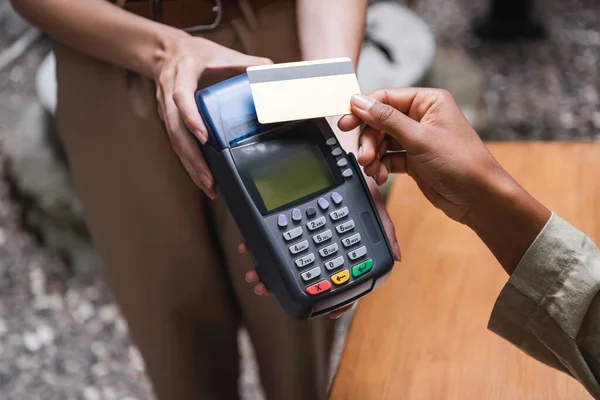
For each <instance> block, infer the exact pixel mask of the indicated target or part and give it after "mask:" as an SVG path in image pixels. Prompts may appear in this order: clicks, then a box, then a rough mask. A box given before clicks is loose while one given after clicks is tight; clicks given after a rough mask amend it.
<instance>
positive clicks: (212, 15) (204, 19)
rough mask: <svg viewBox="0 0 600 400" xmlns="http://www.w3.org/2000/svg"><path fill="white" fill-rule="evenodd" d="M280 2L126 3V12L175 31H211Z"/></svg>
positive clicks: (160, 0)
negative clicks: (159, 23)
mask: <svg viewBox="0 0 600 400" xmlns="http://www.w3.org/2000/svg"><path fill="white" fill-rule="evenodd" d="M278 1H280V0H252V1H248V0H244V1H239V0H220V1H219V0H127V1H125V4H124V6H123V8H124V9H125V10H127V11H129V12H132V13H134V14H137V15H139V16H141V17H144V18H148V19H152V20H154V21H157V22H161V23H163V24H167V25H170V26H173V27H175V28H179V29H186V30H190V31H209V30H212V29H215V28H216V27H217V26H218V25H219V24H220V23H221V22H223V21H230V20H232V19H236V18H247V17H248V12H252V10H259V9H261V8H263V7H266V6H268V5H269V4H273V3H276V2H278ZM249 7H250V8H251V10H249ZM194 28H195V29H194Z"/></svg>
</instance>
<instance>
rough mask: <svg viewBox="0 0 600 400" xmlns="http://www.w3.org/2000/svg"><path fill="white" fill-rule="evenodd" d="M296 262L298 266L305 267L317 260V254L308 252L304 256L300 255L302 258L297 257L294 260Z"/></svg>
mask: <svg viewBox="0 0 600 400" xmlns="http://www.w3.org/2000/svg"><path fill="white" fill-rule="evenodd" d="M294 262H295V263H296V267H298V268H302V267H305V266H307V265H308V264H312V263H313V262H315V254H314V253H310V254H307V255H305V256H304V257H300V258H298V259H296V261H294Z"/></svg>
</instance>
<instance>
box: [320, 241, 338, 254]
mask: <svg viewBox="0 0 600 400" xmlns="http://www.w3.org/2000/svg"><path fill="white" fill-rule="evenodd" d="M337 251H338V245H337V243H333V244H330V245H329V246H327V247H323V248H322V249H319V254H320V255H321V257H328V256H330V255H332V254H335V253H337Z"/></svg>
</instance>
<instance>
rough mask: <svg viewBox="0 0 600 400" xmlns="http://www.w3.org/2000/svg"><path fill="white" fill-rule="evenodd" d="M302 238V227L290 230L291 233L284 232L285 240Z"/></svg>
mask: <svg viewBox="0 0 600 400" xmlns="http://www.w3.org/2000/svg"><path fill="white" fill-rule="evenodd" d="M300 236H302V228H301V227H297V228H294V229H290V230H289V231H286V232H283V238H284V239H285V240H286V241H290V240H293V239H296V238H297V237H300Z"/></svg>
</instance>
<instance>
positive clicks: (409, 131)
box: [350, 94, 422, 150]
mask: <svg viewBox="0 0 600 400" xmlns="http://www.w3.org/2000/svg"><path fill="white" fill-rule="evenodd" d="M350 104H351V106H352V112H353V113H354V114H355V115H356V116H357V117H358V118H360V119H361V120H363V121H364V122H365V123H366V124H367V125H370V126H372V127H373V128H375V129H377V130H379V131H381V132H383V133H385V134H388V135H390V136H391V137H393V138H394V139H395V140H396V141H397V142H398V143H400V146H402V147H403V148H404V149H406V150H410V147H412V146H413V145H414V144H416V139H417V135H418V134H419V132H420V131H421V129H422V126H421V124H420V123H418V122H417V121H415V120H413V119H411V118H410V117H408V116H407V115H405V114H403V113H402V112H400V111H398V110H396V109H395V108H394V107H392V106H390V105H389V104H384V103H380V102H378V101H376V100H373V99H372V98H370V97H367V96H363V95H360V94H355V95H354V96H352V99H351V100H350Z"/></svg>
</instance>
